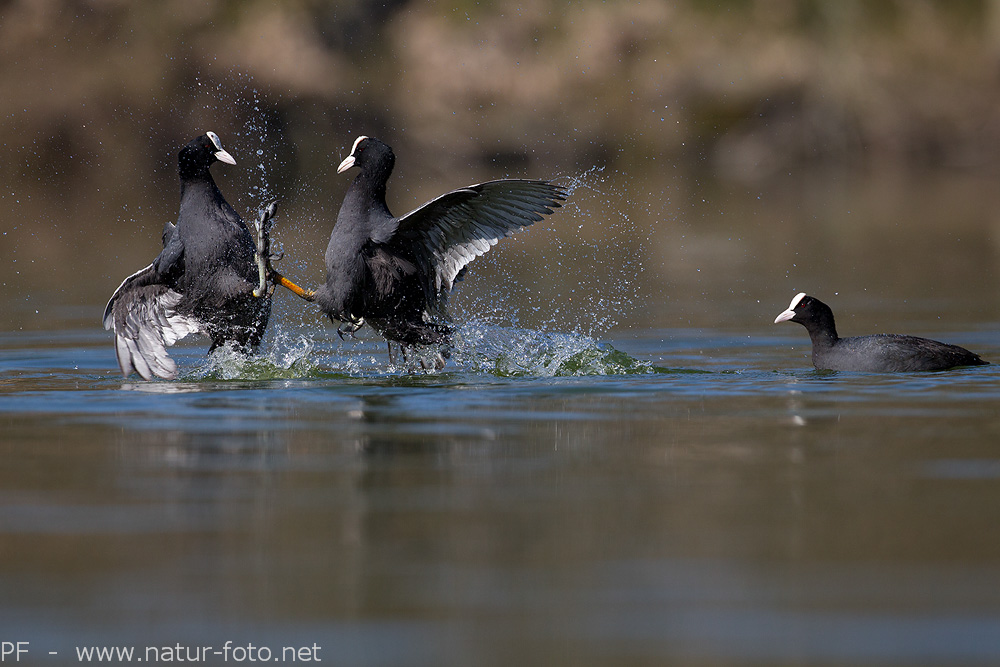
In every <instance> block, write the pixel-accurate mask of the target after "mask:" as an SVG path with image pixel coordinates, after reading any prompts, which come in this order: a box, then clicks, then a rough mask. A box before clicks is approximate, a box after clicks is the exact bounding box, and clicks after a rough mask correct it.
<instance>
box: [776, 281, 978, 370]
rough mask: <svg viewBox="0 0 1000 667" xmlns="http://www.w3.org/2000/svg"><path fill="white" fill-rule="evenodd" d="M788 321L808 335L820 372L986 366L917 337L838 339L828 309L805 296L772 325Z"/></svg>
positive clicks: (799, 296)
mask: <svg viewBox="0 0 1000 667" xmlns="http://www.w3.org/2000/svg"><path fill="white" fill-rule="evenodd" d="M789 320H790V321H792V322H798V323H799V324H801V325H802V326H804V327H805V328H806V331H808V332H809V338H810V339H811V340H812V361H813V366H815V367H816V368H817V369H820V370H832V371H861V372H869V373H884V372H894V371H940V370H946V369H948V368H955V367H956V366H981V365H984V364H988V363H989V362H987V361H983V360H982V359H980V358H979V355H977V354H974V353H973V352H969V351H968V350H966V349H965V348H963V347H959V346H957V345H948V344H947V343H939V342H938V341H936V340H930V339H927V338H918V337H916V336H902V335H899V334H875V335H872V336H851V337H849V338H840V337H838V336H837V328H836V326H835V325H834V322H833V311H832V310H830V307H829V306H827V305H826V304H825V303H823V302H822V301H820V300H819V299H817V298H815V297H811V296H808V295H806V294H805V293H804V292H803V293H800V294H796V295H795V298H794V299H792V302H791V303H790V304H789V305H788V309H787V310H785V311H784V312H783V313H781V314H780V315H778V316H777V317H776V318H774V322H775V324H777V323H778V322H785V321H789Z"/></svg>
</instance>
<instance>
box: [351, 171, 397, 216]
mask: <svg viewBox="0 0 1000 667" xmlns="http://www.w3.org/2000/svg"><path fill="white" fill-rule="evenodd" d="M388 180H389V172H382V173H377V172H376V173H372V172H370V171H369V170H367V169H366V170H363V171H362V172H361V173H360V174H358V175H357V176H356V177H355V178H354V180H353V181H352V182H351V185H350V187H349V188H348V189H347V195H346V196H345V197H344V205H343V206H342V207H341V208H342V209H343V207H344V206H347V202H348V200H350V201H351V203H352V204H353V206H354V207H356V209H357V210H363V211H365V212H366V213H368V214H372V213H376V214H378V213H382V214H384V215H386V216H389V217H391V216H392V214H391V213H390V212H389V205H388V204H386V202H385V192H386V182H387V181H388Z"/></svg>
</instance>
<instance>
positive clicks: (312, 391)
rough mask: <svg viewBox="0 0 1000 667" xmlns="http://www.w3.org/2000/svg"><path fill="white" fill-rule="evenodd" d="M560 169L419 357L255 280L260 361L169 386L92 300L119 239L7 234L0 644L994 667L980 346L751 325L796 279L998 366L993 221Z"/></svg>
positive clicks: (993, 528) (997, 504) (184, 362)
mask: <svg viewBox="0 0 1000 667" xmlns="http://www.w3.org/2000/svg"><path fill="white" fill-rule="evenodd" d="M592 185H593V188H594V189H591V190H587V189H583V190H580V191H579V192H578V200H579V202H580V203H579V207H578V208H575V209H574V208H572V207H571V208H569V209H568V211H567V212H566V213H565V215H566V216H567V217H565V218H563V219H562V220H561V221H560V222H559V223H558V224H556V223H555V222H553V225H552V226H551V227H547V228H542V227H540V228H539V229H533V230H531V233H530V234H529V235H525V237H524V239H520V238H515V239H511V243H510V244H509V245H510V248H509V249H499V248H498V251H499V252H498V254H497V259H484V260H482V262H481V264H482V265H481V266H476V267H475V268H476V271H475V272H474V273H473V274H470V277H469V280H468V281H467V282H466V284H464V285H463V287H462V293H461V294H462V296H461V297H460V298H459V299H456V301H455V303H454V306H455V308H456V310H457V312H458V314H459V316H460V318H461V319H462V321H463V322H466V326H465V327H464V328H463V330H462V343H461V344H460V345H459V350H458V351H457V352H456V355H455V357H454V359H453V360H452V361H451V362H450V363H449V365H448V366H447V367H446V368H445V370H444V371H442V372H439V373H426V372H422V371H420V370H417V369H410V368H406V367H402V366H399V365H395V364H392V363H390V361H389V358H388V356H387V355H386V351H385V347H384V344H383V343H382V342H381V341H379V340H378V338H377V337H376V336H373V335H372V334H370V333H368V334H366V335H365V336H364V337H363V338H362V340H360V341H348V342H341V341H340V340H339V339H338V338H337V337H336V335H335V333H334V331H333V329H332V327H330V326H329V325H327V324H324V323H323V322H322V321H321V320H320V318H319V317H318V316H317V314H316V313H315V312H314V311H310V310H309V309H308V308H306V309H305V310H303V309H301V308H300V307H299V306H298V304H296V303H295V302H294V301H293V300H292V299H291V297H286V296H281V297H280V298H279V299H278V305H277V308H276V312H275V317H274V324H273V326H272V330H271V333H270V334H269V337H268V340H267V343H266V345H265V349H264V351H263V356H262V358H260V359H257V360H253V361H249V362H247V361H243V360H240V359H238V358H235V357H232V356H231V355H226V354H225V353H224V352H223V353H220V354H216V355H214V356H213V357H211V358H208V359H206V358H205V356H204V350H205V348H206V346H205V345H204V343H203V342H197V341H196V342H194V343H191V344H185V345H182V346H180V347H178V348H176V349H175V356H176V358H177V359H178V362H179V365H180V367H181V370H182V373H181V377H180V378H179V379H178V380H177V381H173V382H148V383H147V382H141V381H138V380H136V379H135V378H131V379H124V380H123V378H121V377H120V376H119V375H118V373H117V371H116V369H115V361H114V354H113V346H112V342H111V338H110V334H108V333H107V332H104V331H103V330H101V329H100V324H99V316H100V312H101V309H102V307H103V300H104V299H106V298H107V296H108V294H110V291H111V290H113V289H114V287H115V286H116V285H117V284H118V282H119V281H120V278H121V277H122V276H123V275H126V274H127V273H130V272H131V271H132V270H134V268H137V266H133V265H134V264H137V263H139V262H141V261H142V257H143V256H144V255H142V252H139V251H138V250H133V249H131V246H126V245H119V244H117V241H118V240H120V238H121V233H120V232H119V233H118V234H117V235H115V234H110V235H108V236H107V238H104V237H103V236H93V235H89V236H86V238H87V239H88V243H92V244H93V245H92V246H87V245H84V246H82V247H83V248H84V250H85V251H84V252H80V253H75V254H73V253H69V254H67V255H66V257H68V258H69V259H66V260H65V261H63V262H59V261H53V260H52V255H56V254H58V253H57V252H56V251H57V249H58V243H57V242H56V241H52V240H50V241H49V243H47V244H42V245H41V247H42V248H49V250H41V251H39V250H32V249H31V248H32V246H31V243H30V238H31V237H30V233H29V232H26V231H25V229H24V227H23V223H21V224H19V230H20V232H17V230H14V231H12V232H11V233H12V234H14V235H16V233H20V234H23V235H26V236H21V237H18V238H19V240H18V239H15V240H16V241H17V242H16V244H15V246H14V250H13V252H10V253H8V254H7V255H6V256H5V259H6V258H9V259H11V260H14V259H16V260H17V262H12V263H11V264H10V265H8V268H12V269H13V270H12V271H9V272H8V273H7V274H6V275H5V279H4V290H3V294H2V296H3V303H4V305H5V308H6V309H5V313H6V317H5V326H4V328H3V330H2V331H0V432H2V437H0V453H2V457H3V461H4V464H3V466H0V628H2V629H3V633H2V636H0V640H4V641H7V640H10V641H26V642H30V650H31V653H30V656H29V658H28V660H30V661H31V662H32V663H33V664H63V663H66V664H68V663H70V662H75V655H76V653H75V651H76V650H77V649H78V648H79V647H86V646H108V645H120V646H134V647H137V648H138V650H140V651H141V650H142V649H143V648H144V647H146V646H161V647H162V646H168V645H169V646H174V645H176V644H180V645H183V646H185V647H198V646H212V647H216V648H219V647H221V646H223V645H224V643H225V642H226V641H232V642H233V643H234V645H237V646H244V647H246V646H248V645H250V644H253V645H254V646H257V647H262V646H263V647H268V648H269V649H270V650H272V651H273V652H274V653H275V654H278V652H279V650H280V648H281V647H299V648H302V647H312V646H313V645H316V646H318V647H321V648H320V649H319V653H318V654H315V655H316V657H320V658H321V659H322V660H324V661H326V662H328V663H330V664H343V665H428V666H429V665H442V664H469V665H498V666H500V665H515V664H516V665H553V664H572V665H619V664H637V665H638V664H642V665H646V664H648V665H662V664H694V665H734V664H740V665H778V664H785V665H793V664H794V665H803V664H810V665H811V664H817V665H819V664H822V665H855V664H866V665H869V664H886V665H903V664H905V665H910V664H913V665H932V664H933V665H987V664H997V663H998V662H1000V537H998V535H1000V533H998V531H997V526H998V525H1000V450H998V443H1000V370H998V368H1000V365H998V366H985V367H977V368H968V369H959V370H956V371H952V372H946V373H917V374H906V375H870V374H852V373H829V372H817V371H814V370H813V369H812V368H811V367H810V366H809V361H808V344H807V338H806V337H805V332H804V330H802V329H801V327H798V326H796V325H793V324H785V325H781V326H775V325H772V324H771V320H773V318H774V316H775V315H776V314H777V313H778V312H780V311H781V310H783V309H784V308H785V307H786V305H787V303H788V300H789V299H790V298H791V296H792V295H793V294H794V293H795V292H797V291H800V290H806V291H810V292H813V293H815V294H816V295H817V296H820V297H821V298H824V300H826V301H828V302H829V303H831V305H834V308H835V311H836V312H837V313H838V322H839V323H840V325H841V330H842V332H843V333H845V334H861V333H872V332H874V331H879V330H889V331H896V332H900V333H912V334H919V335H926V336H931V337H935V338H938V339H942V340H946V341H948V342H952V343H957V344H961V345H964V346H966V347H969V348H971V349H973V350H975V351H977V352H979V353H981V354H982V356H983V357H984V358H987V359H990V360H992V361H994V362H997V361H1000V318H998V317H997V315H996V313H997V312H1000V311H998V310H997V308H996V304H997V298H996V296H995V294H996V292H997V290H995V289H994V288H995V284H992V282H991V281H994V280H995V276H996V275H998V272H997V266H998V264H1000V263H998V261H997V254H998V251H997V248H996V246H995V245H994V246H991V245H990V244H989V242H988V239H989V238H990V235H991V234H992V231H991V230H992V226H991V224H992V223H991V222H990V220H989V219H988V218H981V217H977V216H978V215H979V214H978V213H970V214H969V215H968V216H967V217H965V218H961V219H959V220H956V221H954V223H953V224H952V225H951V226H946V225H939V224H936V223H937V219H936V218H935V216H934V215H933V214H934V213H935V212H937V211H940V210H941V208H942V207H943V204H941V203H940V202H938V200H937V199H933V198H932V199H931V200H930V202H929V203H928V202H925V203H924V204H922V205H921V204H919V203H918V204H913V205H912V206H913V208H914V209H917V208H922V209H923V210H925V211H927V212H928V216H927V217H926V218H924V219H921V218H918V217H915V218H912V219H911V218H908V217H906V216H903V215H902V213H901V211H902V210H904V209H903V208H902V207H901V205H899V206H897V204H898V202H899V200H892V202H896V203H895V204H893V203H890V204H883V207H882V208H879V207H877V206H871V205H869V204H866V202H867V201H868V199H867V198H866V195H865V191H864V190H863V189H862V190H861V191H858V190H851V195H852V196H851V197H846V196H845V197H844V198H843V199H840V198H838V197H835V196H833V195H830V194H829V193H828V192H827V191H823V192H824V193H826V194H824V195H823V196H820V197H817V198H816V201H814V202H813V201H812V200H811V199H810V198H808V197H803V198H802V199H797V200H795V201H794V202H789V201H788V200H787V199H785V198H781V197H779V195H778V194H776V193H774V192H759V193H757V194H756V195H754V193H750V192H737V193H732V192H730V193H728V194H726V193H722V194H719V193H715V194H716V195H717V196H709V198H708V200H707V201H710V202H711V204H699V203H697V201H698V200H699V199H700V198H698V197H692V198H691V199H690V200H688V199H686V198H685V197H684V196H682V195H679V193H677V191H676V190H675V189H673V188H676V187H677V186H676V184H671V185H668V186H664V185H663V184H660V185H657V186H655V187H656V188H660V190H657V191H666V192H671V193H674V195H673V196H672V197H671V198H668V199H669V201H670V205H671V206H673V207H674V208H675V209H677V210H674V211H673V212H672V213H671V212H667V211H666V209H667V208H669V207H668V206H666V205H665V204H664V200H663V199H662V198H661V199H656V200H655V201H654V203H656V204H657V206H652V205H650V201H651V200H650V199H649V198H648V197H647V198H646V199H645V200H644V201H645V203H644V204H643V205H641V206H640V205H638V204H635V202H636V201H640V200H642V199H643V198H642V197H638V196H634V197H633V198H631V199H629V198H624V199H621V198H620V199H617V200H616V199H614V193H615V192H617V191H618V190H617V187H618V186H617V185H616V182H611V183H603V184H602V183H595V184H592ZM645 185H648V184H645ZM645 185H644V184H641V183H640V184H639V185H636V186H635V187H636V188H637V189H635V190H633V194H635V193H643V192H650V191H653V189H652V187H650V188H647V189H645V190H643V189H642V187H645ZM688 185H691V184H690V183H689V184H688ZM966 187H967V186H965V187H963V188H959V192H960V193H966V192H968V191H969V190H968V189H966ZM224 189H225V188H224ZM692 189H693V188H692ZM950 191H951V190H950V189H949V188H947V187H941V188H938V189H937V190H933V189H931V188H925V187H920V188H914V189H911V190H908V192H909V193H911V196H913V197H930V196H931V195H930V194H928V193H936V195H938V196H943V195H942V193H943V192H950ZM803 192H808V189H806V190H803ZM709 194H710V193H706V195H709ZM759 197H763V200H764V201H765V202H768V203H767V204H758V203H756V202H758V201H760V199H758V198H759ZM776 198H780V199H781V203H778V202H775V201H774V199H776ZM678 199H681V200H684V201H690V202H694V203H692V204H691V207H690V210H692V211H701V214H700V215H698V216H694V215H681V214H680V213H678V210H682V209H687V208H688V207H687V206H682V205H680V204H679V202H678ZM904 199H905V198H904ZM768 200H770V201H768ZM628 202H631V203H628ZM810 202H812V203H810ZM838 202H839V203H838ZM845 202H850V204H848V203H845ZM626 204H628V205H626ZM633 204H634V205H633ZM707 206H711V207H712V208H714V209H715V210H716V211H717V215H708V214H705V207H707ZM886 210H894V211H897V212H898V213H899V218H898V221H897V222H892V223H887V222H884V221H881V220H882V218H880V217H879V215H876V214H874V213H873V211H882V212H883V213H884V211H886ZM905 210H907V211H909V210H911V209H910V205H909V204H908V205H907V206H906V207H905ZM741 211H742V212H744V213H746V215H743V214H740V212H741ZM859 211H860V212H859ZM849 212H850V213H849ZM48 215H49V216H50V218H49V219H51V220H54V221H55V224H58V225H63V226H68V225H72V224H75V222H76V221H75V220H73V219H71V218H70V217H68V216H67V215H66V214H64V213H60V212H59V210H58V209H55V210H54V212H53V211H49V213H48ZM560 215H563V214H560ZM824 216H826V217H824ZM827 218H828V219H827ZM858 218H860V220H859V219H858ZM296 219H297V220H298V222H295V223H293V222H291V221H287V222H286V226H285V227H280V226H279V228H278V232H277V233H278V234H281V233H282V232H284V233H285V234H286V236H285V240H286V248H285V249H286V252H287V253H288V255H289V259H288V260H285V261H286V263H288V264H287V265H288V266H290V267H291V269H293V270H294V271H295V272H296V273H301V274H302V275H304V276H305V277H306V278H308V277H310V276H312V277H314V278H315V276H316V274H317V273H318V272H319V269H318V267H317V266H316V265H315V259H316V258H315V257H314V256H313V254H311V253H317V254H318V251H316V250H315V243H313V242H312V241H309V240H308V236H309V234H311V233H315V235H317V236H322V235H323V234H324V233H325V231H328V228H324V225H323V224H321V223H322V220H323V217H322V216H321V215H320V214H319V213H316V214H314V215H312V216H309V215H306V216H302V217H300V218H296ZM558 219H559V218H558V217H556V218H553V220H554V221H555V220H558ZM39 220H43V221H44V220H45V218H44V217H42V218H39ZM157 220H158V219H157V218H155V216H151V218H150V219H149V220H146V221H145V222H144V226H143V228H144V229H145V231H146V232H149V230H155V229H156V228H157V225H158V224H162V223H159V222H157ZM880 221H881V222H880ZM44 227H45V225H44V224H41V228H43V229H44ZM313 228H315V232H313V231H311V230H312V229H313ZM303 230H304V232H303ZM298 234H303V235H302V236H297V235H298ZM148 235H149V236H150V238H151V239H152V241H151V243H150V247H151V248H153V246H155V238H153V237H155V234H153V233H152V232H149V234H148ZM7 238H8V239H9V238H10V237H7ZM135 238H140V234H139V232H136V233H135ZM307 241H308V242H307ZM52 244H56V245H52ZM321 246H322V244H320V247H321ZM153 249H154V250H155V248H153ZM889 249H891V250H892V252H888V250H889ZM930 249H933V252H931V251H930ZM143 252H145V253H146V254H148V253H149V249H146V250H144V251H143ZM929 253H930V254H929ZM119 255H120V256H121V258H119V259H118V260H115V261H111V260H109V259H107V258H109V257H115V256H119ZM133 255H135V257H133ZM60 256H61V255H60ZM928 257H930V258H928ZM879 258H881V259H879ZM147 261H148V258H147ZM46 264H47V265H48V266H50V267H51V272H52V273H53V275H52V276H48V277H46V276H47V273H46V271H43V270H42V267H43V266H45V265H46ZM21 267H25V268H23V269H22V268H21ZM539 267H544V268H545V270H544V271H539V270H538V269H539ZM119 274H121V275H119ZM60 276H75V277H77V279H76V280H67V279H62V278H60ZM80 276H84V278H83V279H80V278H79V277H80ZM305 282H308V280H306V281H305ZM50 651H54V652H56V653H57V655H56V656H50V655H48V653H49V652H50ZM213 660H214V661H215V663H217V664H221V658H219V657H218V656H215V657H214V658H213ZM22 662H24V660H22Z"/></svg>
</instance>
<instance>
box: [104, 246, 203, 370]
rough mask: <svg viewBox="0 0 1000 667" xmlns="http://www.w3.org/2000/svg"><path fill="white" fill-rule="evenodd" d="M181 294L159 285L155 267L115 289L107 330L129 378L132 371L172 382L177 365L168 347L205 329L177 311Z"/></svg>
mask: <svg viewBox="0 0 1000 667" xmlns="http://www.w3.org/2000/svg"><path fill="white" fill-rule="evenodd" d="M180 300H181V294H180V293H179V292H177V291H175V290H173V289H171V288H169V287H167V286H166V285H163V284H161V283H159V282H157V276H156V272H155V270H154V268H153V265H152V264H150V265H149V266H147V267H146V268H144V269H142V270H140V271H137V272H135V273H133V274H132V275H131V276H129V277H128V278H126V279H125V280H124V282H122V284H121V285H120V286H119V287H118V289H117V290H115V293H114V295H112V297H111V300H110V301H108V305H107V307H106V308H105V309H104V328H105V329H114V332H115V352H116V355H117V357H118V366H119V367H120V368H121V371H122V374H124V375H125V376H126V377H128V376H129V375H131V374H132V372H133V371H135V372H136V373H138V374H139V375H141V376H142V378H143V379H145V380H149V379H151V378H152V377H153V376H154V375H156V376H158V377H161V378H165V379H168V380H172V379H173V378H175V377H177V364H176V363H175V362H174V360H173V359H171V358H170V356H169V355H168V354H167V347H168V346H170V345H173V344H174V343H176V342H177V341H178V340H180V339H181V338H184V337H185V336H187V335H188V334H192V333H204V331H205V327H204V326H203V325H202V323H201V322H199V321H198V320H196V319H195V318H193V317H190V316H187V315H181V314H180V313H178V312H177V304H178V303H179V302H180Z"/></svg>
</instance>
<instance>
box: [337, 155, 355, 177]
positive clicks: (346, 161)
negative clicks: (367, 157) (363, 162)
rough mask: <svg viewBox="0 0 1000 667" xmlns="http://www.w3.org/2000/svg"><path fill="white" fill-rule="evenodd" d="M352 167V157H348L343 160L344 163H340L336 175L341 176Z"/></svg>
mask: <svg viewBox="0 0 1000 667" xmlns="http://www.w3.org/2000/svg"><path fill="white" fill-rule="evenodd" d="M353 166H354V155H348V156H347V157H346V158H344V161H343V162H341V163H340V166H339V167H337V173H338V174H343V173H344V172H345V171H347V170H348V169H350V168H351V167H353Z"/></svg>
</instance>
